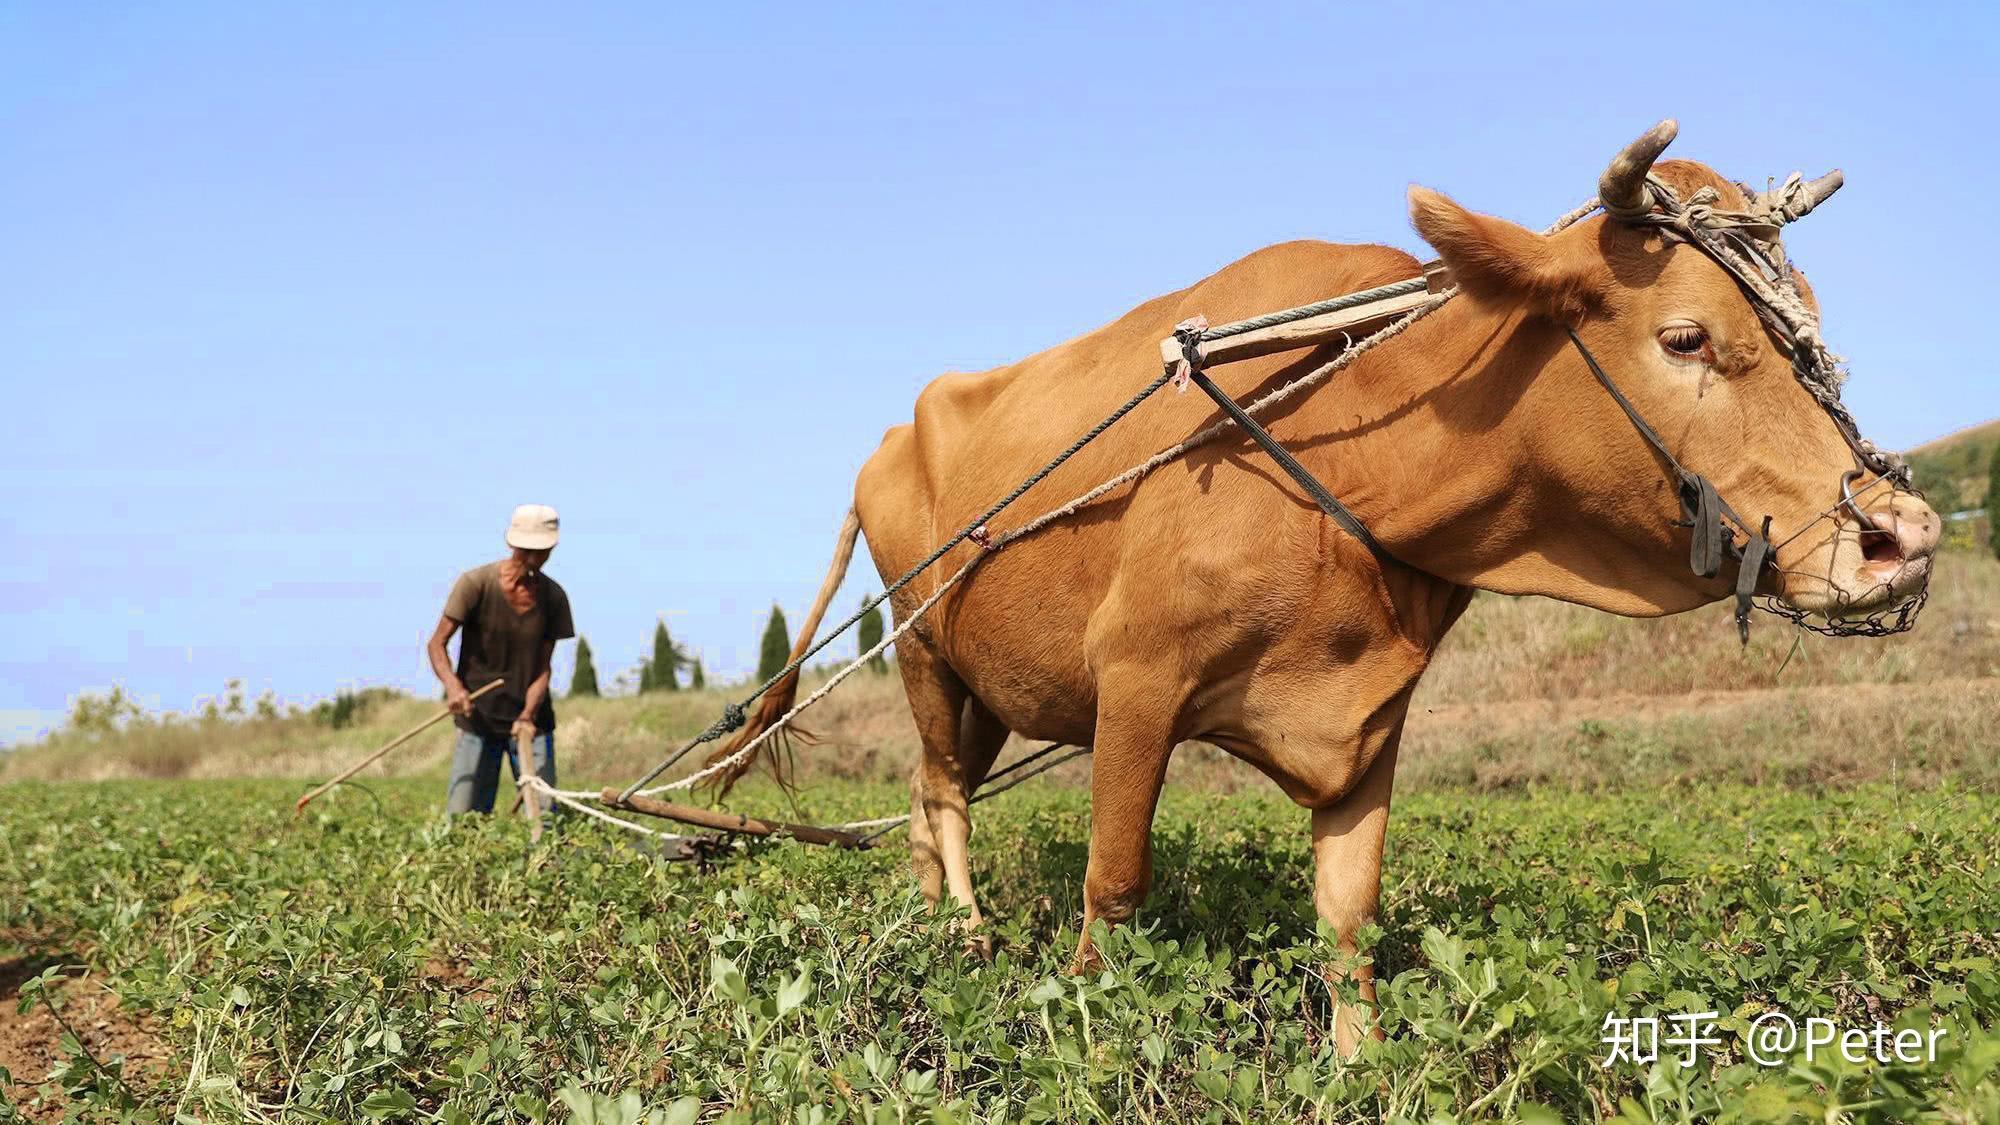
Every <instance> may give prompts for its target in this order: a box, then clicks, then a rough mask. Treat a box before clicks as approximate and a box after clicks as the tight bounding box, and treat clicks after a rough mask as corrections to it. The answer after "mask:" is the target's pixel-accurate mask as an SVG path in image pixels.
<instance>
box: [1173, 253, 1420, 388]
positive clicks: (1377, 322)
mask: <svg viewBox="0 0 2000 1125" xmlns="http://www.w3.org/2000/svg"><path fill="white" fill-rule="evenodd" d="M1452 284H1453V282H1452V279H1451V271H1450V270H1448V269H1446V268H1445V265H1444V263H1443V262H1426V263H1424V285H1425V291H1424V292H1422V293H1406V294H1403V295H1402V296H1397V297H1384V298H1382V299H1381V300H1379V301H1370V302H1368V303H1367V304H1365V305H1356V306H1355V307H1353V308H1350V309H1336V310H1334V311H1333V312H1327V313H1321V314H1319V315H1318V316H1309V317H1306V318H1304V319H1303V320H1294V321H1291V322H1289V323H1286V324H1273V325H1270V326H1269V327H1265V328H1256V329H1252V330H1251V331H1249V332H1239V333H1237V334H1236V335H1234V336H1224V337H1223V338H1221V339H1219V340H1209V341H1207V342H1205V343H1203V344H1202V345H1201V361H1202V366H1203V367H1213V366H1215V365H1217V364H1222V363H1234V362H1236V361H1237V360H1241V359H1253V358H1255V357H1257V356H1260V355H1270V354H1271V353H1272V352H1282V351H1290V350H1292V349H1294V348H1310V347H1316V346H1318V345H1320V344H1326V343H1332V342H1335V341H1339V340H1343V339H1344V340H1352V339H1353V338H1354V337H1355V336H1359V335H1364V334H1366V333H1369V332H1373V331H1375V330H1376V329H1378V328H1381V327H1382V326H1383V325H1385V324H1388V323H1389V322H1390V321H1392V320H1395V319H1396V318H1397V317H1399V316H1402V315H1404V314H1405V313H1408V312H1411V311H1414V310H1415V309H1417V308H1419V307H1420V306H1423V305H1427V304H1429V303H1430V302H1431V301H1432V300H1434V299H1436V297H1437V295H1438V294H1439V293H1441V292H1443V291H1444V290H1446V289H1449V288H1450V287H1451V286H1452ZM1160 361H1161V362H1162V363H1163V364H1165V365H1166V366H1168V367H1172V366H1173V365H1175V364H1177V363H1179V362H1180V361H1181V342H1180V340H1179V339H1177V338H1175V337H1173V336H1169V337H1167V338H1166V339H1164V340H1161V341H1160Z"/></svg>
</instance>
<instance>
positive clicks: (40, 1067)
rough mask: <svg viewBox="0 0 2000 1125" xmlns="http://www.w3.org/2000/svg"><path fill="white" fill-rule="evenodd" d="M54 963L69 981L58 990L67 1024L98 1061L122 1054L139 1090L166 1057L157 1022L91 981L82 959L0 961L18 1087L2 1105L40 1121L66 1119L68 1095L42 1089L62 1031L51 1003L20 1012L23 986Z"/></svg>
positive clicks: (51, 956)
mask: <svg viewBox="0 0 2000 1125" xmlns="http://www.w3.org/2000/svg"><path fill="white" fill-rule="evenodd" d="M0 944H17V943H14V942H5V943H0ZM53 965H60V966H63V967H64V970H65V972H64V980H63V983H62V984H61V985H59V986H58V987H57V989H56V990H55V991H56V993H57V995H56V1003H57V1004H58V1006H59V1007H60V1008H61V1009H62V1015H63V1019H64V1020H65V1021H67V1022H68V1024H69V1026H70V1027H71V1028H73V1029H74V1030H75V1031H76V1034H77V1038H78V1040H79V1041H81V1042H82V1043H83V1045H84V1046H85V1047H88V1048H89V1049H90V1051H91V1053H92V1054H94V1055H96V1056H97V1057H98V1059H100V1060H102V1061H104V1062H107V1063H108V1062H110V1061H111V1058H112V1056H114V1055H123V1056H124V1057H125V1071H124V1074H125V1080H126V1081H127V1082H131V1083H133V1084H134V1085H138V1084H140V1083H141V1082H143V1081H145V1080H146V1079H148V1078H151V1077H154V1076H157V1075H158V1074H159V1073H160V1072H161V1071H162V1070H163V1069H164V1068H165V1065H166V1059H167V1054H168V1051H167V1047H166V1045H165V1044H164V1043H162V1042H161V1041H160V1038H159V1036H158V1035H156V1034H155V1033H154V1032H153V1030H152V1028H151V1026H150V1022H151V1021H150V1020H149V1019H148V1018H147V1017H146V1016H144V1015H142V1014H140V1013H137V1012H133V1011H130V1010H127V1009H126V1008H125V1007H124V1006H123V1005H122V1004H121V1002H120V1001H119V998H118V995H117V993H114V992H112V991H111V990H110V989H108V988H105V987H104V986H103V985H102V984H100V983H99V982H98V981H97V979H96V978H94V977H92V976H90V975H88V970H87V969H86V968H85V966H84V965H83V964H82V961H81V959H80V958H76V957H72V956H68V955H65V954H63V953H61V952H54V951H46V950H34V949H33V948H32V947H31V951H30V952H25V953H21V954H19V955H16V956H12V957H0V1067H4V1068H6V1070H7V1071H8V1073H10V1074H12V1075H13V1077H14V1081H13V1084H12V1085H10V1086H4V1087H0V1099H4V1100H5V1101H7V1102H10V1103H12V1104H13V1105H14V1106H16V1107H18V1108H19V1109H20V1110H21V1112H22V1113H23V1114H25V1115H26V1116H27V1118H28V1120H30V1121H37V1122H40V1121H60V1120H62V1118H63V1113H64V1108H65V1107H64V1105H63V1102H64V1100H65V1099H64V1098H63V1094H62V1091H61V1090H59V1089H54V1088H50V1089H47V1090H43V1089H40V1088H41V1087H42V1086H43V1084H44V1083H46V1082H47V1081H48V1077H49V1071H50V1070H51V1069H53V1068H54V1067H55V1066H56V1065H57V1064H58V1063H60V1062H61V1061H62V1050H61V1047H60V1045H59V1044H60V1042H61V1039H62V1034H63V1028H62V1025H61V1024H60V1023H58V1022H57V1021H56V1018H55V1017H54V1016H53V1015H51V1014H50V1013H49V1009H48V1005H46V1004H41V1003H37V1004H36V1005H34V1006H33V1007H31V1008H29V1009H28V1011H27V1012H25V1013H24V1012H21V1011H19V1010H18V1009H19V1007H20V996H21V986H22V985H23V984H24V983H26V982H28V981H30V980H33V979H34V978H35V977H37V976H39V975H41V973H42V972H43V971H44V970H46V969H48V968H49V967H50V966H53ZM72 973H73V974H74V975H72ZM38 1099H42V1100H39V1101H38Z"/></svg>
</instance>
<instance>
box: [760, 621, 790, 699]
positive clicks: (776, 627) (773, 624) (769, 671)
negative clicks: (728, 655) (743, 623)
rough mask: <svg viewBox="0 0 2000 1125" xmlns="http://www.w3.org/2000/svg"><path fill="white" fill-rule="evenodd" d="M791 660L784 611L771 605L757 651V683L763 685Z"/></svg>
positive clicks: (788, 634) (788, 632) (782, 669)
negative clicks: (769, 618)
mask: <svg viewBox="0 0 2000 1125" xmlns="http://www.w3.org/2000/svg"><path fill="white" fill-rule="evenodd" d="M791 659H792V641H791V633H790V631H789V630H788V629H787V628H786V626H785V611H784V610H782V609H779V608H778V604H777V603H776V602H773V603H771V620H770V621H768V622H766V623H765V625H764V641H763V645H762V647H761V648H760V649H759V650H758V656H757V682H758V683H764V682H766V681H768V680H769V679H770V678H771V677H772V676H775V675H777V674H778V673H780V672H782V671H784V670H785V665H786V664H788V663H790V662H791Z"/></svg>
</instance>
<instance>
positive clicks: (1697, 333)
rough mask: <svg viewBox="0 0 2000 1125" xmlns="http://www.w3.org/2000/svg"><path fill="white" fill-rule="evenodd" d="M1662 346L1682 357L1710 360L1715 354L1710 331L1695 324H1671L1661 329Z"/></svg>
mask: <svg viewBox="0 0 2000 1125" xmlns="http://www.w3.org/2000/svg"><path fill="white" fill-rule="evenodd" d="M1660 346H1661V347H1663V348H1665V349H1667V351H1668V352H1669V353H1670V354H1672V355H1675V356H1679V357H1680V358H1682V359H1699V360H1709V359H1712V358H1713V356H1714V352H1713V350H1712V349H1711V348H1710V347H1709V344H1708V333H1706V332H1703V331H1702V330H1701V328H1700V327H1699V326H1697V325H1693V324H1669V325H1668V326H1666V327H1665V328H1662V329H1660Z"/></svg>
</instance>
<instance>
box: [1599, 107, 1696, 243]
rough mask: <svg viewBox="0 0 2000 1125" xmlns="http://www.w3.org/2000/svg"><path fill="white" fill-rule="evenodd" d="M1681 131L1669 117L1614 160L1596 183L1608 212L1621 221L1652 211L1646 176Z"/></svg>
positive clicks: (1600, 197) (1613, 158)
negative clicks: (1654, 162)
mask: <svg viewBox="0 0 2000 1125" xmlns="http://www.w3.org/2000/svg"><path fill="white" fill-rule="evenodd" d="M1680 130H1681V127H1680V125H1678V124H1676V123H1675V121H1674V119H1673V118H1671V117H1669V118H1667V119H1666V120H1665V121H1662V122H1660V123H1659V124H1658V125H1655V126H1653V127H1652V128H1651V129H1648V130H1646V132H1645V133H1644V134H1642V135H1641V136H1640V137H1639V139H1638V140H1636V141H1633V142H1632V143H1631V144H1629V145H1626V146H1625V149H1624V151H1622V152H1620V153H1619V154H1618V155H1617V156H1614V157H1612V158H1611V166H1610V167H1608V168H1606V169H1605V170H1604V175H1603V176H1602V177H1600V178H1599V179H1598V181H1597V199H1598V201H1599V202H1600V203H1603V204H1604V210H1605V212H1606V213H1608V214H1610V215H1613V216H1616V217H1618V218H1621V219H1633V218H1637V217H1639V216H1640V215H1643V214H1645V213H1646V212H1647V211H1649V210H1651V209H1652V206H1653V201H1652V196H1651V193H1650V192H1649V191H1648V190H1647V188H1646V173H1647V172H1650V171H1652V168H1653V161H1655V160H1657V159H1659V157H1660V154H1661V153H1662V152H1665V151H1666V149H1667V146H1668V145H1670V144H1672V143H1673V140H1674V135H1675V134H1677V133H1679V132H1680Z"/></svg>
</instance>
